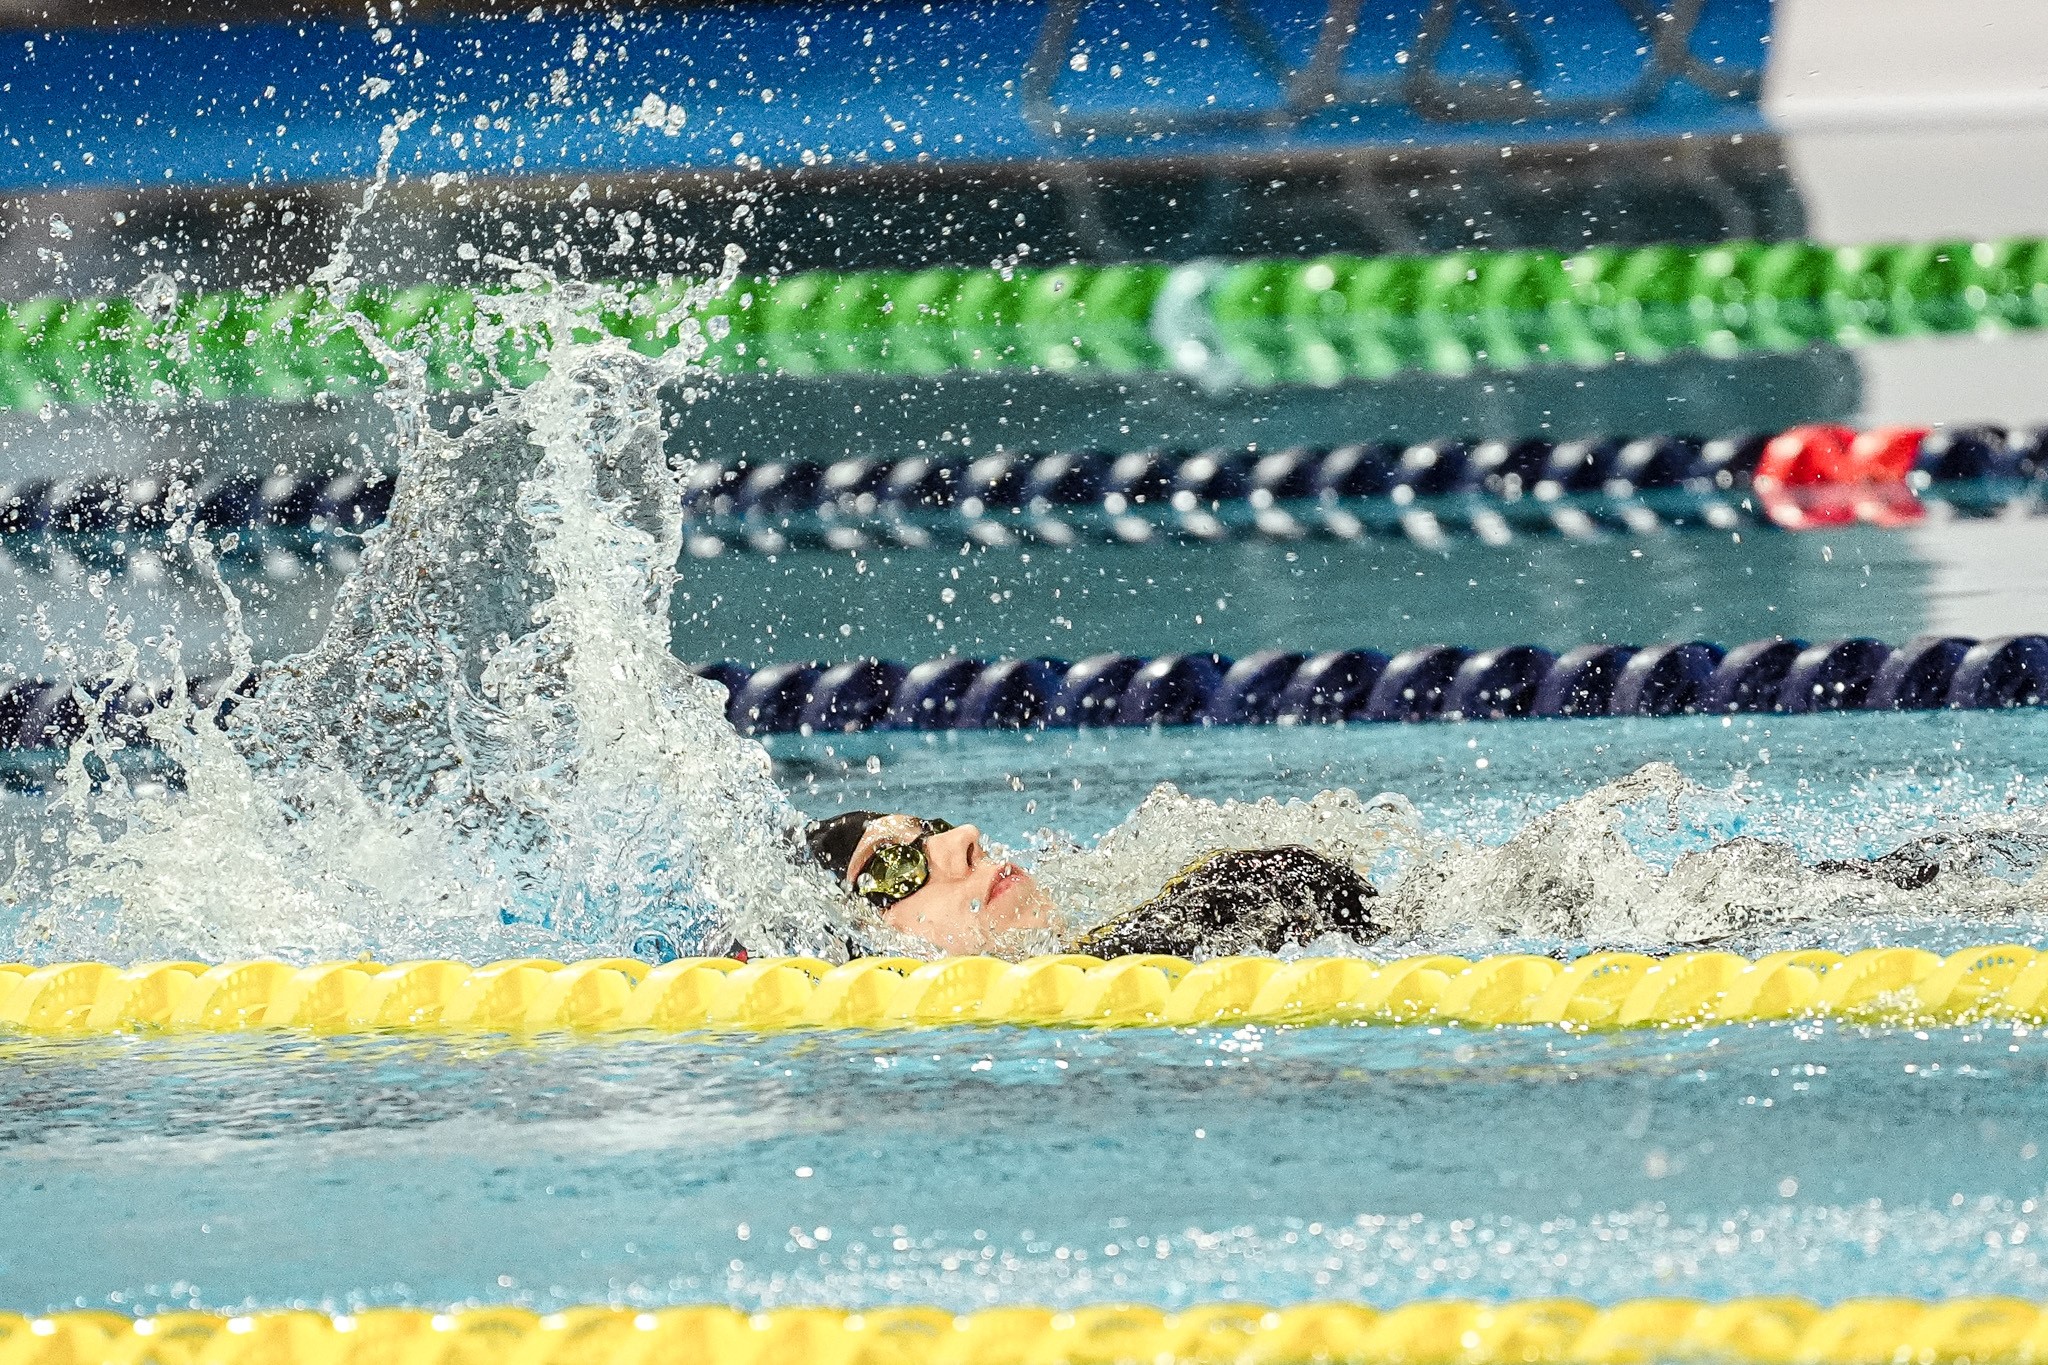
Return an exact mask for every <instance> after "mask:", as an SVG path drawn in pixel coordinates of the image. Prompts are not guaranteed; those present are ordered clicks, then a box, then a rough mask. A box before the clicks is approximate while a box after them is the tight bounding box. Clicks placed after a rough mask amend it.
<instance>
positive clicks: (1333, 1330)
mask: <svg viewBox="0 0 2048 1365" xmlns="http://www.w3.org/2000/svg"><path fill="white" fill-rule="evenodd" d="M2044 1358H2048V1311H2044V1310H2043V1308H2042V1307H2041V1306H2040V1305H2037V1304H2033V1303H2029V1302H2027V1301H2025V1300H2023V1299H2006V1298H1969V1299H1954V1300H1950V1301H1948V1302H1945V1303H1923V1302H1919V1301H1916V1300H1911V1299H1850V1300H1847V1301H1845V1302H1842V1303H1839V1304H1836V1305H1835V1306H1833V1307H1822V1306H1820V1305H1818V1304H1815V1303H1813V1302H1810V1301H1808V1300H1806V1299H1799V1298H1747V1299H1734V1300H1731V1301H1728V1302H1724V1303H1706V1302H1703V1301H1701V1300H1698V1299H1680V1298H1668V1299H1661V1298H1660V1299H1635V1300H1631V1301H1628V1302H1624V1303H1619V1304H1616V1305H1614V1306H1613V1307H1610V1308H1596V1307H1594V1306H1593V1305H1592V1304H1590V1303H1586V1302H1584V1301H1582V1300H1579V1299H1531V1300H1524V1301H1520V1302H1511V1303H1503V1304H1481V1303H1471V1302H1463V1301H1446V1302H1432V1303H1416V1304H1410V1305H1408V1306H1406V1307H1402V1308H1397V1309H1394V1310H1392V1311H1389V1312H1384V1313H1381V1312H1376V1311H1374V1310H1373V1309H1371V1308H1368V1307H1365V1306H1363V1305H1360V1304H1350V1303H1310V1304H1300V1305H1297V1306H1295V1307H1292V1308H1281V1309H1271V1308H1265V1307H1261V1306H1259V1305H1257V1304H1240V1303H1228V1304H1211V1305H1207V1306H1204V1307H1199V1308H1190V1309H1186V1310H1184V1311H1182V1312H1179V1313H1172V1314H1166V1313H1161V1312H1160V1311H1159V1310H1158V1309H1156V1308H1145V1307H1137V1306H1132V1305H1122V1304H1108V1305H1100V1306H1094V1307H1087V1308H1077V1309H1074V1310H1072V1311H1071V1312H1054V1311H1052V1310H1050V1309H1046V1308H990V1309H984V1310H982V1311H980V1312H976V1313H970V1314H968V1315H966V1316H964V1317H955V1316H953V1315H952V1314H950V1313H946V1312H943V1311H941V1310H939V1309H936V1308H918V1307H907V1308H882V1309H874V1310H868V1311H864V1312H859V1313H848V1312H845V1311H842V1310H839V1309H831V1308H779V1309H774V1310H772V1311H769V1312H766V1313H760V1314H755V1315H753V1316H751V1317H750V1316H748V1315H746V1314H744V1313H741V1312H738V1311H736V1310H734V1309H731V1308H725V1307H686V1308H663V1309H655V1310H651V1311H650V1310H636V1309H632V1308H612V1307H603V1306H598V1307H587V1308H572V1309H568V1310H566V1311H563V1312H560V1313H551V1314H548V1315H546V1316H541V1315H538V1314H536V1313H534V1312H532V1311H531V1310H528V1309H524V1308H508V1307H486V1308H469V1309H459V1310H455V1311H451V1312H445V1313H440V1312H435V1311H433V1310H432V1309H424V1308H376V1309H368V1310H365V1311H362V1312H359V1313H355V1314H353V1315H350V1316H346V1317H329V1316H327V1315H325V1314H322V1313H315V1312H305V1311H284V1312H271V1313H259V1314H256V1315H253V1316H249V1317H219V1316H215V1315H213V1314H209V1313H192V1312H177V1313H166V1314H163V1315H160V1316H157V1317H153V1318H140V1319H135V1318H128V1317H123V1316H121V1315H120V1314H117V1313H110V1312H100V1311H91V1310H87V1311H78V1312H64V1313H58V1314H54V1315H52V1316H50V1317H47V1318H24V1317H20V1316H16V1315H13V1314H7V1313H0V1362H6V1365H99V1363H100V1362H106V1365H201V1362H204V1365H216V1362H217V1365H350V1363H351V1362H358V1361H360V1362H364V1365H485V1363H486V1362H496V1361H517V1362H520V1365H669V1363H670V1362H673V1363H674V1365H1311V1362H1317V1363H1319V1365H1346V1363H1347V1362H1358V1363H1359V1365H1653V1363H1654V1362H1666V1361H1689V1360H1700V1361H1719V1362H1741V1363H1742V1365H1898V1363H1899V1362H1910V1365H1966V1363H1967V1365H2006V1363H2007V1362H2009V1363H2010V1365H2030V1363H2031V1362H2037V1361H2040V1360H2042V1359H2044Z"/></svg>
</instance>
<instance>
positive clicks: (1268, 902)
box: [1074, 845, 1384, 957]
mask: <svg viewBox="0 0 2048 1365" xmlns="http://www.w3.org/2000/svg"><path fill="white" fill-rule="evenodd" d="M1378 894H1379V893H1378V892H1376V891H1374V890H1373V887H1372V883H1370V882H1368V881H1366V880H1365V878H1363V877H1361V876H1359V875H1358V874H1357V873H1356V872H1353V871H1352V870H1351V869H1350V868H1348V867H1346V866H1344V865H1343V864H1342V863H1338V862H1333V861H1331V860H1330V859H1328V858H1325V857H1323V856H1322V855H1321V854H1318V853H1312V852H1310V851H1309V850H1308V849H1305V848H1302V847H1300V846H1298V845H1289V846H1287V847H1285V848H1267V849H1257V848H1237V849H1221V850H1219V851H1217V852H1215V853H1211V854H1208V855H1207V856H1205V857H1202V858H1198V859H1196V860H1195V861H1194V862H1192V863H1190V864H1189V865H1188V866H1187V867H1186V868H1184V869H1182V871H1181V872H1179V873H1178V874H1177V875H1175V876H1174V877H1173V878H1172V879H1170V880H1169V881H1168V882H1167V883H1166V885H1165V886H1163V887H1161V888H1160V889H1159V894H1158V895H1156V896H1154V897H1153V898H1152V899H1151V900H1148V901H1146V902H1145V903H1144V904H1143V905H1140V906H1138V907H1137V908H1136V909H1134V910H1129V911H1126V912H1125V913H1123V914H1121V915H1118V916H1117V917H1116V918H1115V919H1112V920H1110V921H1109V922H1107V923H1105V924H1102V925H1099V926H1097V927H1096V928H1094V929H1091V930H1090V931H1088V932H1087V933H1085V934H1083V935H1081V937H1080V938H1079V939H1078V940H1077V941H1076V942H1075V943H1074V948H1075V950H1076V951H1078V952H1084V953H1093V954H1094V955H1095V956H1097V957H1122V956H1124V955H1126V954H1129V953H1165V954H1169V955H1171V956H1174V957H1191V956H1193V955H1195V954H1196V953H1200V954H1202V955H1203V956H1206V957H1224V956H1232V955H1238V954H1255V953H1274V952H1278V951H1279V950H1280V949H1282V948H1288V947H1298V946H1301V945H1303V944H1306V943H1309V942H1311V941H1313V940H1315V939H1317V938H1320V937H1322V936H1323V935H1324V934H1330V933H1338V934H1348V935H1350V936H1351V937H1353V938H1359V939H1366V938H1376V937H1378V936H1379V935H1380V934H1381V933H1382V932H1384V929H1383V926H1381V925H1380V924H1379V922H1378V921H1377V920H1375V919H1374V918H1373V915H1372V910H1371V906H1370V902H1371V901H1372V900H1373V898H1374V897H1375V896H1377V895H1378Z"/></svg>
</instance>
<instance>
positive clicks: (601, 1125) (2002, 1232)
mask: <svg viewBox="0 0 2048 1365" xmlns="http://www.w3.org/2000/svg"><path fill="white" fill-rule="evenodd" d="M0 1055H4V1058H5V1066H6V1070H7V1073H8V1076H9V1092H10V1102H9V1105H8V1106H7V1110H6V1113H5V1116H4V1117H0V1225H4V1226H6V1227H7V1228H8V1229H9V1232H8V1235H7V1237H5V1238H4V1239H0V1301H4V1302H6V1303H7V1304H8V1305H9V1306H10V1307H13V1308H17V1309H30V1310H34V1309H40V1308H58V1307H65V1306H108V1307H114V1308H117V1309H119V1310H120V1311H122V1312H136V1311H148V1310H153V1309H161V1308H171V1307H182V1306H186V1305H188V1304H189V1305H200V1306H205V1307H209V1308H216V1309H229V1308H240V1307H252V1308H253V1307H270V1306H280V1305H300V1304H304V1305H317V1306H324V1307H334V1308H339V1307H349V1306H358V1305H362V1304H369V1303H425V1304H447V1303H460V1302H468V1301H492V1302H497V1301H507V1300H510V1301H516V1302H523V1303H531V1304H535V1305H538V1306H543V1307H546V1306H553V1305H562V1304H569V1303H574V1302H584V1301H612V1302H623V1303H630V1304H662V1303H676V1302H695V1301H704V1300H710V1301H717V1302H730V1303H734V1304H738V1305H742V1306H749V1307H753V1306H768V1305H775V1304H788V1303H828V1304H842V1305H850V1306H858V1305H868V1304H878V1303H897V1302H931V1303H938V1304H942V1305H946V1306H948V1307H952V1308H955V1309H967V1308H971V1307H975V1306H979V1305H984V1304H991V1303H1017V1302H1025V1303H1051V1304H1078V1303H1083V1302H1090V1301H1100V1300H1104V1299H1115V1300H1136V1301H1141V1302H1147V1303H1155V1304H1160V1305H1166V1306H1172V1305H1182V1304H1188V1303H1194V1302H1199V1301H1205V1300H1213V1299H1240V1298H1241V1299H1251V1300H1261V1301H1268V1302H1292V1301H1297V1300H1302V1299H1310V1298H1345V1297H1355V1298H1359V1299H1364V1300H1367V1301H1370V1302H1373V1303H1377V1304H1383V1305H1387V1304H1395V1303H1400V1302H1403V1301H1407V1300H1412V1299H1422V1298H1433V1297H1446V1296H1476V1297H1480V1298H1489V1299H1491V1298H1505V1297H1509V1296H1516V1295H1531V1294H1573V1295H1583V1296H1585V1297H1588V1298H1591V1299H1593V1300H1595V1301H1602V1302H1604V1301H1612V1300H1616V1299H1621V1298H1625V1297H1629V1296H1633V1295H1643V1294H1664V1293H1683V1294H1695V1295H1702V1296H1707V1297H1717V1296H1721V1295H1728V1294H1742V1293H1798V1294H1806V1295H1811V1296H1814V1297H1816V1298H1819V1299H1822V1300H1833V1299H1838V1298H1842V1297H1845V1296H1849V1295H1855V1294H1879V1293H1882V1294H1919V1295H1928V1296H1935V1297H1941V1296H1946V1295H1950V1294H1961V1293H2007V1294H2018V1295H2024V1296H2028V1297H2034V1298H2039V1297H2042V1296H2043V1295H2048V1268H2044V1267H2043V1265H2042V1264H2041V1260H2040V1256H2039V1252H2038V1245H2039V1226H2038V1224H2039V1217H2040V1215H2039V1213H2038V1209H2039V1208H2040V1207H2041V1203H2042V1201H2043V1200H2044V1199H2048V1193H2044V1190H2043V1183H2044V1179H2043V1166H2044V1163H2043V1161H2042V1159H2041V1155H2040V1154H2041V1151H2042V1146H2043V1144H2044V1143H2048V1043H2044V1041H2043V1040H2042V1039H2041V1038H2040V1037H2039V1036H2037V1035H2034V1034H2032V1033H2029V1032H2027V1031H2024V1030H2017V1031H2015V1030H2004V1029H1994V1030H1986V1031H1982V1032H1937V1033H1934V1034H1931V1035H1912V1034H1890V1035H1873V1036H1868V1037H1864V1036H1849V1035H1845V1034H1842V1033H1838V1032H1836V1031H1834V1030H1832V1029H1825V1028H1807V1027H1790V1026H1779V1027H1757V1028H1739V1029H1727V1030H1719V1031H1714V1032H1708V1033H1699V1034H1686V1035H1681V1036H1674V1037H1659V1036H1655V1035H1637V1036H1627V1037H1585V1036H1581V1037H1577V1038H1573V1037H1569V1036H1565V1035H1560V1034H1557V1033H1555V1032H1553V1031H1550V1030H1528V1031H1521V1030H1509V1031H1503V1032H1498V1033H1487V1034H1477V1033H1474V1034H1466V1033H1460V1032H1458V1031H1455V1030H1451V1031H1437V1030H1417V1029H1401V1030H1371V1029H1344V1028H1339V1029H1320V1030H1306V1031H1298V1032H1274V1031H1266V1030H1257V1029H1245V1030H1240V1031H1237V1032H1231V1033H1221V1032H1215V1031H1206V1030H1205V1031H1192V1032H1185V1033H1174V1032H1163V1031H1142V1030H1141V1031H1133V1032H1127V1033H1116V1034H1067V1033H1054V1032H1037V1033H1032V1032H1017V1031H1008V1030H990V1031H955V1032H945V1033H932V1034H914V1035H901V1034H898V1035H886V1036H861V1035H851V1034H849V1035H838V1036H830V1037H784V1038H778V1039H772V1040H762V1041H753V1042H720V1043H713V1042H705V1041H693V1040H687V1039H674V1040H660V1041H625V1042H584V1043H567V1044H537V1045H518V1046H514V1045H500V1044H494V1043H489V1042H475V1043H465V1044H449V1043H439V1042H436V1043H420V1042H405V1041H395V1040H394V1041H349V1040H338V1041H308V1040H299V1039H267V1040H256V1039H248V1040H243V1039H236V1040H227V1041H203V1040H181V1041H178V1042H176V1043H165V1042H151V1041H136V1040H126V1041H118V1042H110V1043H87V1044H80V1043H71V1044H63V1045H57V1044H38V1043H11V1044H7V1045H5V1048H4V1054H0Z"/></svg>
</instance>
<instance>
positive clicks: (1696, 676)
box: [0, 635, 2048, 751]
mask: <svg viewBox="0 0 2048 1365" xmlns="http://www.w3.org/2000/svg"><path fill="white" fill-rule="evenodd" d="M697 673H698V674H699V675H700V676H702V677H705V678H709V679H711V680H713V681H715V682H718V683H720V684H722V685H723V686H724V687H725V689H726V693H727V700H726V715H727V717H728V718H729V719H730V720H731V721H732V723H733V725H734V726H736V727H737V728H739V729H741V730H743V731H745V732H747V733H749V734H756V735H776V734H812V735H820V734H847V733H852V732H856V731H862V730H1023V729H1073V728H1077V727H1096V726H1105V727H1106V726H1152V725H1204V726H1208V725H1271V724H1311V725H1323V724H1336V723H1340V722H1342V723H1371V722H1394V721H1426V720H1468V721H1478V720H1506V719H1514V718H1522V717H1569V716H1673V715H1699V714H1715V715H1721V714H1744V713H1757V712H1779V713H1798V712H1814V711H1891V710H1938V709H1943V708H1955V709H1959V710H1971V711H1976V710H1992V709H1998V708H2005V707H2016V706H2038V705H2040V704H2042V702H2043V701H2044V700H2048V636H2042V635H2008V636H2002V637H2000V638H1998V639H1992V640H1981V641H1980V640H1972V639H1967V638H1965V637H1962V636H1932V635H1930V636H1923V637H1921V638H1919V639H1915V640H1911V641H1908V642H1907V643H1905V644H1903V645H1898V646H1892V645H1888V644H1885V643H1884V642H1883V641H1881V640H1871V639H1864V638H1852V639H1846V640H1828V641H1822V642H1820V643H1817V644H1808V643H1807V642H1806V641H1804V640H1788V639H1782V638H1778V637H1773V638H1771V639H1767V640H1754V641H1751V642H1750V643H1748V644H1744V645H1737V646H1735V647H1734V648H1733V649H1724V648H1722V647H1721V646H1720V645H1717V644H1710V643H1707V642H1706V641H1701V640H1682V641H1676V642H1672V643H1667V644H1659V645H1650V646H1647V647H1643V648H1637V647H1634V646H1630V645H1608V644H1589V645H1580V646H1579V647H1577V648H1576V649H1568V650H1565V651H1564V652H1563V653H1554V652H1552V651H1550V650H1548V649H1544V648H1542V647H1540V646H1537V645H1509V646H1505V647H1502V648H1496V649H1483V650H1473V649H1464V648H1460V647H1459V646H1456V645H1424V646H1421V647H1419V648H1416V649H1410V650H1404V651H1402V652H1401V653H1398V654H1395V655H1393V656H1392V657H1391V658H1390V657H1388V656H1387V655H1385V654H1382V653H1380V652H1379V651H1377V650H1370V649H1348V650H1335V651H1330V652H1327V653H1321V654H1303V653H1289V652H1285V651H1280V650H1268V651H1263V652H1261V653H1257V654H1252V655H1248V656H1246V657H1245V658H1242V659H1231V658H1228V657H1226V656H1223V655H1218V654H1167V655H1162V656H1160V657H1158V658H1154V659H1144V658H1139V657H1137V656H1135V655H1130V654H1098V655H1095V656H1093V657H1091V658H1087V659H1082V660H1079V661H1078V662H1074V663H1069V662H1067V661H1066V660H1063V659H1050V658H1037V659H1001V660H996V661H993V662H985V661H982V660H976V659H963V658H959V657H956V656H951V655H948V656H946V657H944V658H939V659H930V660H927V661H925V662H923V663H920V664H913V665H909V666H906V665H904V664H900V663H894V662H891V661H889V660H886V659H855V660H851V661H849V662H846V663H839V664H831V665H820V664H814V663H782V664H770V665H769V666H767V667H765V668H758V669H749V668H747V667H745V666H743V665H741V664H736V663H731V662H719V663H710V664H703V665H699V666H698V668H697ZM221 682H222V680H221V679H217V678H216V679H204V680H201V681H199V682H198V683H196V684H195V685H194V688H193V691H194V695H195V697H197V698H198V699H200V700H201V701H202V702H203V701H206V700H210V699H211V698H212V697H213V696H215V695H217V693H218V689H219V687H220V686H221ZM250 686H251V684H250V682H248V681H247V680H245V681H244V682H243V683H242V684H241V685H240V686H239V687H238V688H237V690H238V691H242V692H247V691H248V690H249V688H250ZM163 701H164V697H163V695H162V694H160V693H152V692H151V691H150V690H149V689H148V688H146V687H144V686H142V685H139V684H138V685H136V686H132V687H129V688H127V689H125V690H119V691H116V690H113V689H110V688H106V687H99V688H91V689H86V691H85V693H84V695H83V696H81V694H80V692H79V691H78V690H76V689H74V688H73V687H72V686H71V685H70V684H67V683H60V682H50V681H47V680H43V679H25V680H23V681H20V682H17V683H15V684H13V685H12V686H11V687H8V688H6V689H5V690H4V691H0V749H14V750H29V751H32V750H49V749H55V748H61V747H63V746H65V745H67V744H69V743H70V742H71V741H72V740H74V739H76V738H77V737H78V735H79V734H80V733H81V732H82V731H83V729H84V721H85V716H86V713H87V708H88V707H91V706H97V707H98V708H99V709H100V711H101V713H102V717H103V720H104V723H105V725H106V727H107V729H108V730H109V731H110V732H111V733H114V734H116V735H119V736H120V737H122V738H124V739H126V740H128V741H130V742H133V743H140V742H142V740H143V732H142V727H141V726H140V724H139V723H138V722H139V719H140V717H142V716H144V715H146V714H147V713H148V712H149V711H150V709H151V708H152V707H155V706H158V705H161V704H163Z"/></svg>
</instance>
